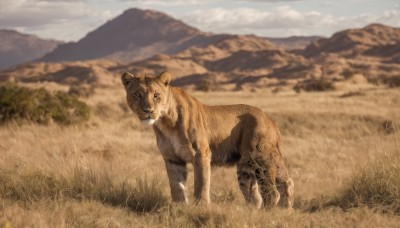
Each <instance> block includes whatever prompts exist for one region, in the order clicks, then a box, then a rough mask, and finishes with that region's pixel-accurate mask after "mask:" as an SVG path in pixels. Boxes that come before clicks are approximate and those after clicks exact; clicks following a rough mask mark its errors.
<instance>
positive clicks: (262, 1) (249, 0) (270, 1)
mask: <svg viewBox="0 0 400 228" xmlns="http://www.w3.org/2000/svg"><path fill="white" fill-rule="evenodd" d="M236 1H238V2H260V3H276V2H299V1H302V0H236Z"/></svg>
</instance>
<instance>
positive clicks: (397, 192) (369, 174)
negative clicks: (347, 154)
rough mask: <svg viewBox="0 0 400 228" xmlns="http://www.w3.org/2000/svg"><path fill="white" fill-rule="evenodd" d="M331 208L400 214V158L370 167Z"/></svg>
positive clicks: (385, 158) (386, 157) (381, 159)
mask: <svg viewBox="0 0 400 228" xmlns="http://www.w3.org/2000/svg"><path fill="white" fill-rule="evenodd" d="M331 204H333V205H337V206H341V207H343V208H350V207H357V206H360V205H367V206H369V207H375V208H380V209H382V210H386V211H393V212H394V213H397V214H400V154H399V153H398V152H397V153H395V154H394V155H393V156H387V155H386V156H384V157H382V158H377V159H375V160H374V161H373V162H371V163H369V164H367V165H366V166H365V167H364V168H362V169H361V170H360V171H359V172H358V173H356V174H355V175H354V177H353V178H352V180H351V183H350V185H349V186H348V187H347V188H346V189H344V190H343V192H342V193H341V194H339V196H338V197H337V198H336V199H334V200H333V201H332V202H331Z"/></svg>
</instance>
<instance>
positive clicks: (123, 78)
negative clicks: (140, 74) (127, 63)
mask: <svg viewBox="0 0 400 228" xmlns="http://www.w3.org/2000/svg"><path fill="white" fill-rule="evenodd" d="M134 78H135V75H133V74H131V73H129V72H125V73H123V74H122V76H121V81H122V84H123V85H124V86H127V85H128V84H129V82H131V81H132V79H134Z"/></svg>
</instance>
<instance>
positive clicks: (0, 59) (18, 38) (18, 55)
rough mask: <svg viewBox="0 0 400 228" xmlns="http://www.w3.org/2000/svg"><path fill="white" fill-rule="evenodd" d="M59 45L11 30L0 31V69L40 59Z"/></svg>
mask: <svg viewBox="0 0 400 228" xmlns="http://www.w3.org/2000/svg"><path fill="white" fill-rule="evenodd" d="M60 43H61V42H59V41H55V40H44V39H40V38H38V37H37V36H34V35H27V34H22V33H19V32H17V31H13V30H0V69H1V68H7V67H10V66H14V65H17V64H20V63H23V62H28V61H31V60H34V59H37V58H40V57H42V56H43V55H45V54H46V53H48V52H50V51H52V50H53V49H54V48H55V47H57V46H58V45H59V44H60Z"/></svg>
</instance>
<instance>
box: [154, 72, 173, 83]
mask: <svg viewBox="0 0 400 228" xmlns="http://www.w3.org/2000/svg"><path fill="white" fill-rule="evenodd" d="M157 79H158V80H159V81H160V82H161V83H162V84H164V85H165V86H168V85H169V83H170V82H171V74H170V73H169V72H163V73H161V74H160V76H158V78H157Z"/></svg>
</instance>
